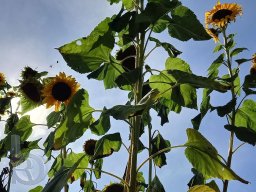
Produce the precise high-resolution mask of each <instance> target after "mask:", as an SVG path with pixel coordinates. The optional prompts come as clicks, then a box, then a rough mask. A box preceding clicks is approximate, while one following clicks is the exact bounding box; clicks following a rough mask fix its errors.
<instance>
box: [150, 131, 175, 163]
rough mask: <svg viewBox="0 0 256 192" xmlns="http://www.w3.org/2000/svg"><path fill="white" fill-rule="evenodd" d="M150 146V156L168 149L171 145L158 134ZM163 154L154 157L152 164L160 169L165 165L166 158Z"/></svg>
mask: <svg viewBox="0 0 256 192" xmlns="http://www.w3.org/2000/svg"><path fill="white" fill-rule="evenodd" d="M151 145H152V154H155V153H157V152H158V151H160V150H162V149H165V148H168V147H170V146H171V143H170V142H169V141H168V140H165V139H164V138H163V137H162V135H161V134H158V135H157V136H156V137H155V138H154V139H153V140H152V142H151ZM167 152H169V151H166V152H165V153H167ZM165 153H161V154H159V155H157V156H156V157H154V159H153V160H154V163H155V165H156V166H158V167H160V168H161V167H162V166H164V165H166V164H167V163H166V156H165Z"/></svg>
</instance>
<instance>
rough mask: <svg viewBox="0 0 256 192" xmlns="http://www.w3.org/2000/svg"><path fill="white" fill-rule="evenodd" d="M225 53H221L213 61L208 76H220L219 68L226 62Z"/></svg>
mask: <svg viewBox="0 0 256 192" xmlns="http://www.w3.org/2000/svg"><path fill="white" fill-rule="evenodd" d="M224 57H225V55H224V54H221V55H220V56H219V57H218V58H217V59H215V60H214V61H213V63H212V64H211V66H210V67H209V68H208V69H207V71H208V76H209V77H212V76H213V77H215V76H218V73H219V70H218V68H219V67H220V66H221V65H222V63H223V62H224Z"/></svg>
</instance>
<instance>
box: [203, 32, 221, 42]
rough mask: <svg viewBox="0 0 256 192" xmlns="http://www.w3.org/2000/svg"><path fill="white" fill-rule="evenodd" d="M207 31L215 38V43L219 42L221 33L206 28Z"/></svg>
mask: <svg viewBox="0 0 256 192" xmlns="http://www.w3.org/2000/svg"><path fill="white" fill-rule="evenodd" d="M205 30H206V32H207V33H208V34H209V35H210V36H211V37H212V38H213V40H214V42H215V43H217V42H219V37H218V35H219V32H218V30H216V29H214V28H206V29H205Z"/></svg>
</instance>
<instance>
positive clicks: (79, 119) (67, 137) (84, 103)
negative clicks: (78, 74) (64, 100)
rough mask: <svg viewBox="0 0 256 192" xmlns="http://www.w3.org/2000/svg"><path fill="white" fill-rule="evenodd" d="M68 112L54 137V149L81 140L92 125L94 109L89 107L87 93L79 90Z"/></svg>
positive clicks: (68, 107) (69, 105)
mask: <svg viewBox="0 0 256 192" xmlns="http://www.w3.org/2000/svg"><path fill="white" fill-rule="evenodd" d="M66 111H67V112H66V116H65V117H64V120H63V122H62V123H61V124H60V125H59V127H58V128H57V130H56V133H55V136H54V149H60V148H62V147H64V146H66V145H67V144H69V143H71V142H73V141H75V140H76V139H78V138H80V137H81V136H82V135H83V133H84V132H85V131H86V130H87V128H88V127H89V125H90V124H91V123H92V121H93V118H92V112H93V111H94V109H93V108H92V107H90V105H89V95H88V93H87V91H86V90H84V89H81V90H79V91H78V92H77V93H76V94H75V95H74V96H73V97H72V99H71V101H70V103H69V104H68V106H67V109H66Z"/></svg>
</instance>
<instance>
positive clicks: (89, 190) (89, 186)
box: [84, 180, 95, 192]
mask: <svg viewBox="0 0 256 192" xmlns="http://www.w3.org/2000/svg"><path fill="white" fill-rule="evenodd" d="M94 191H95V187H94V184H93V182H92V181H90V180H88V181H85V183H84V192H94Z"/></svg>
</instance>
